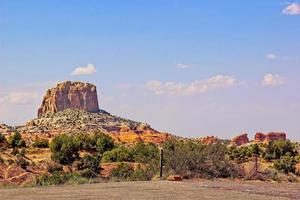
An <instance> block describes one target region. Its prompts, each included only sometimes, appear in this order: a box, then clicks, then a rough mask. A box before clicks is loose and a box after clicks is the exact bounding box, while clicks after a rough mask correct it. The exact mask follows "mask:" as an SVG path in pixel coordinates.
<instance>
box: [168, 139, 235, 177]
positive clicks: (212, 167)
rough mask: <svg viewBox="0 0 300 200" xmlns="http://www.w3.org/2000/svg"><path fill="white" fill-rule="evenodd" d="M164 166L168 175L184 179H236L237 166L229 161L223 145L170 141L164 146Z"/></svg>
mask: <svg viewBox="0 0 300 200" xmlns="http://www.w3.org/2000/svg"><path fill="white" fill-rule="evenodd" d="M163 149H164V152H165V153H164V157H165V159H164V166H165V171H166V172H167V173H168V172H170V173H175V174H179V175H181V176H184V177H197V176H202V177H208V178H211V177H234V176H236V175H237V174H238V171H237V167H236V165H233V164H232V163H231V162H230V161H229V160H228V159H227V148H226V146H225V145H223V144H221V143H216V144H210V145H203V144H201V143H198V142H193V141H178V140H169V141H167V142H166V143H164V145H163Z"/></svg>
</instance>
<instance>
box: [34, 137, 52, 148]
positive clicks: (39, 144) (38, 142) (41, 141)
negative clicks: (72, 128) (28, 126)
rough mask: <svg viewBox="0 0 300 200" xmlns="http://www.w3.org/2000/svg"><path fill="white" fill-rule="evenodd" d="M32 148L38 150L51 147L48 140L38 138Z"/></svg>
mask: <svg viewBox="0 0 300 200" xmlns="http://www.w3.org/2000/svg"><path fill="white" fill-rule="evenodd" d="M32 146H33V147H36V148H48V147H49V141H48V140H47V139H42V138H38V139H36V140H35V141H34V143H33V144H32Z"/></svg>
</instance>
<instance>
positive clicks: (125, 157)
mask: <svg viewBox="0 0 300 200" xmlns="http://www.w3.org/2000/svg"><path fill="white" fill-rule="evenodd" d="M131 161H133V155H132V151H131V150H130V149H129V148H127V147H125V146H119V147H117V148H115V149H113V150H111V151H106V152H104V154H103V156H102V162H131Z"/></svg>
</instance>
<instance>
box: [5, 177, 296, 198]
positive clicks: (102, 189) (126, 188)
mask: <svg viewBox="0 0 300 200" xmlns="http://www.w3.org/2000/svg"><path fill="white" fill-rule="evenodd" d="M0 196H1V199H11V200H19V199H32V200H38V199H43V200H50V199H51V200H52V199H72V200H73V199H74V200H83V199H84V200H88V199H171V200H176V199H180V200H181V199H204V200H205V199H222V200H223V199H225V200H226V199H228V200H229V199H237V200H239V199H241V200H252V199H253V200H257V199H264V200H265V199H266V200H268V199H274V200H277V199H278V200H279V199H297V198H298V197H299V196H300V184H286V183H284V184H283V183H282V184H281V183H260V182H238V181H229V180H217V181H208V180H193V181H184V182H167V181H153V182H120V183H99V184H87V185H72V186H55V187H41V188H14V189H1V190H0Z"/></svg>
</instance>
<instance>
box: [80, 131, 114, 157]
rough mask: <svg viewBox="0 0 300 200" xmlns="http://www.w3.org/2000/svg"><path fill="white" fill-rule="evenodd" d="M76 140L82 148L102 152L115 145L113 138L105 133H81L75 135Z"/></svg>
mask: <svg viewBox="0 0 300 200" xmlns="http://www.w3.org/2000/svg"><path fill="white" fill-rule="evenodd" d="M75 140H76V142H77V143H78V144H79V147H80V149H82V150H87V151H97V152H98V153H100V154H103V153H104V152H105V151H110V150H112V149H113V148H114V146H115V145H114V141H113V139H112V138H111V137H110V136H108V135H106V134H104V133H94V134H90V135H87V134H83V133H80V134H77V135H76V136H75Z"/></svg>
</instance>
